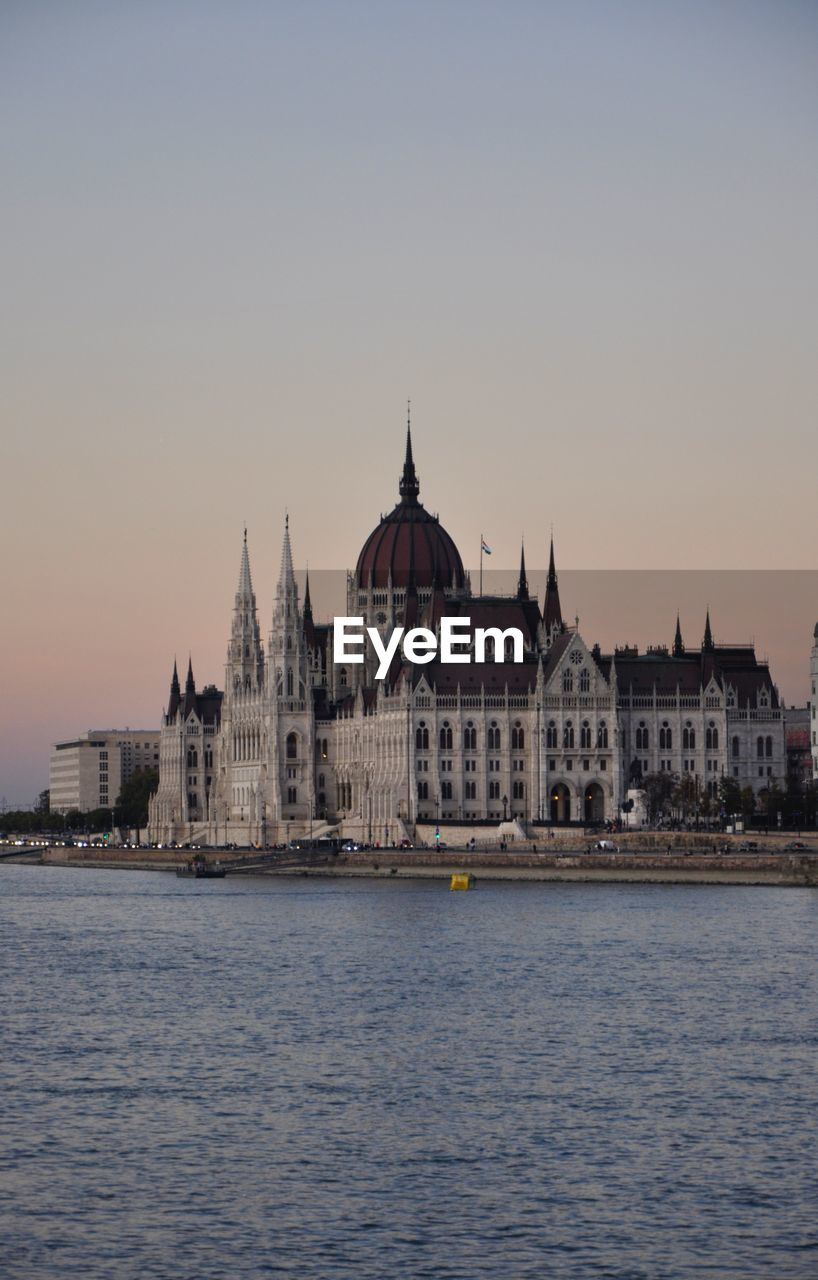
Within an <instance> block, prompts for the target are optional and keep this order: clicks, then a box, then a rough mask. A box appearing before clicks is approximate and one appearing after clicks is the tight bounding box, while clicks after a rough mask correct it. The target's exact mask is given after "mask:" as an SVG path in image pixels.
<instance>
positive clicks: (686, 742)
mask: <svg viewBox="0 0 818 1280" xmlns="http://www.w3.org/2000/svg"><path fill="white" fill-rule="evenodd" d="M682 747H683V749H684V750H685V751H695V750H696V730H695V729H694V728H693V726H692V724H691V723H690V721H689V720H686V721H685V727H684V729H683V730H682Z"/></svg>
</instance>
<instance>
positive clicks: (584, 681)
mask: <svg viewBox="0 0 818 1280" xmlns="http://www.w3.org/2000/svg"><path fill="white" fill-rule="evenodd" d="M590 687H591V673H590V671H589V670H588V668H587V667H583V668H582V670H581V671H580V673H579V691H580V693H587V692H588V690H589V689H590Z"/></svg>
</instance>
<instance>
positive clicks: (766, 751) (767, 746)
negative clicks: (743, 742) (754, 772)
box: [733, 737, 773, 760]
mask: <svg viewBox="0 0 818 1280" xmlns="http://www.w3.org/2000/svg"><path fill="white" fill-rule="evenodd" d="M737 741H738V739H737V738H734V739H733V742H734V743H735V742H737ZM736 754H738V752H736ZM772 754H773V740H772V738H769V737H768V738H757V739H756V755H757V756H758V758H759V760H763V759H764V758H765V756H766V758H767V759H768V760H769V759H771V757H772Z"/></svg>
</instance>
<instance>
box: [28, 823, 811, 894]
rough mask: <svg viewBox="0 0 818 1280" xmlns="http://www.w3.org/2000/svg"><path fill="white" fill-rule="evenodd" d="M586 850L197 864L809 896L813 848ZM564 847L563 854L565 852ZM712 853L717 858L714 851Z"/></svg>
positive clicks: (221, 858)
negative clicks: (799, 890) (756, 889)
mask: <svg viewBox="0 0 818 1280" xmlns="http://www.w3.org/2000/svg"><path fill="white" fill-rule="evenodd" d="M594 843H595V841H594V840H593V839H589V838H587V837H586V838H582V837H581V836H577V835H572V836H571V837H569V838H566V839H563V840H560V839H559V838H554V839H553V840H550V841H548V847H546V848H545V849H543V847H542V842H540V844H539V846H538V845H537V842H530V841H527V842H525V844H518V845H516V846H511V847H509V848H507V849H505V850H500V848H499V847H498V848H496V849H495V848H482V849H479V850H475V851H470V850H467V849H455V848H446V849H434V848H419V849H400V850H399V849H386V848H383V849H360V850H356V851H354V852H352V851H350V852H341V853H337V854H334V853H324V852H320V853H319V852H315V851H310V850H292V849H286V850H280V851H274V850H252V849H244V850H235V851H233V850H229V851H228V850H223V849H204V848H203V849H200V850H198V851H197V856H200V857H202V856H203V857H205V858H206V859H207V861H209V862H211V861H212V862H216V861H218V862H220V863H221V864H222V866H224V867H225V869H226V870H227V872H228V874H229V875H288V876H292V875H302V876H313V877H344V876H348V877H353V876H354V877H359V876H377V877H399V878H403V879H406V878H424V879H426V878H437V879H441V880H443V879H448V878H449V877H450V876H451V875H452V874H453V873H454V872H457V871H470V872H472V873H473V874H474V875H475V877H476V878H477V880H478V881H479V880H540V881H549V880H553V881H585V882H597V883H612V882H623V883H632V884H633V883H635V884H714V885H718V884H724V885H767V886H772V885H780V886H786V887H796V886H797V887H809V888H818V840H817V839H816V838H815V837H808V838H807V840H805V841H804V842H803V843H804V845H805V847H804V848H803V849H798V850H792V849H786V848H785V847H784V846H785V845H786V844H791V843H792V841H791V840H787V839H785V838H783V837H775V836H772V837H760V838H759V840H758V849H757V850H753V851H750V852H747V851H740V850H739V848H738V846H739V844H740V843H742V841H740V840H738V839H735V838H733V839H732V840H731V839H729V838H728V839H727V840H723V839H721V838H717V839H716V840H714V838H713V836H708V837H707V838H703V837H702V836H700V835H699V836H693V835H690V836H687V835H684V834H679V833H674V834H673V835H671V836H669V837H665V836H662V835H657V834H656V833H651V832H640V833H638V834H636V833H634V834H632V835H630V836H626V837H624V838H622V840H621V844H620V846H619V847H618V849H617V850H616V851H615V852H614V851H608V850H599V849H595V848H594V847H593V846H594ZM569 845H570V846H573V847H568V846H569ZM715 849H718V852H716V851H714V850H715ZM189 857H190V852H189V851H188V850H185V849H113V848H111V849H101V848H88V849H78V848H70V847H68V848H66V847H60V846H48V847H45V848H40V849H21V850H20V851H19V853H18V854H16V855H14V856H13V857H7V858H6V859H5V861H14V862H20V863H28V864H36V865H41V866H62V867H96V868H107V869H111V870H123V871H124V870H132V871H167V872H175V871H176V870H177V868H179V867H182V866H184V865H185V863H186V862H187V860H188V859H189Z"/></svg>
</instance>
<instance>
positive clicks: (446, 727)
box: [440, 720, 452, 751]
mask: <svg viewBox="0 0 818 1280" xmlns="http://www.w3.org/2000/svg"><path fill="white" fill-rule="evenodd" d="M451 749H452V726H451V725H450V724H449V722H448V720H444V721H443V724H442V725H441V728H440V750H441V751H451Z"/></svg>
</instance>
